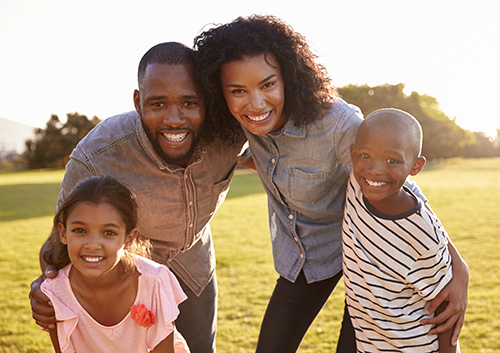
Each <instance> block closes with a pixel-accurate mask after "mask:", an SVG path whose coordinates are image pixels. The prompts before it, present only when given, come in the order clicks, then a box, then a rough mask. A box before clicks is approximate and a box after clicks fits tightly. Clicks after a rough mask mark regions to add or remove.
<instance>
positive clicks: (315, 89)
mask: <svg viewBox="0 0 500 353" xmlns="http://www.w3.org/2000/svg"><path fill="white" fill-rule="evenodd" d="M195 47H196V48H197V49H198V54H199V63H198V65H197V70H198V77H199V79H200V80H201V82H202V86H203V88H204V90H205V92H204V97H205V101H206V102H207V105H208V106H207V114H209V115H212V116H216V117H219V124H221V126H227V125H232V124H233V125H234V124H235V123H237V122H239V123H240V124H241V126H243V128H244V130H245V134H246V136H247V139H248V141H249V144H250V150H251V153H252V157H253V161H254V163H255V168H256V170H257V172H258V174H259V177H260V179H261V181H262V184H263V186H264V189H265V190H266V193H267V195H268V206H269V207H268V208H269V224H270V233H271V241H272V247H273V257H274V264H275V268H276V270H277V271H278V273H279V274H280V277H279V279H278V281H277V284H276V287H275V289H274V292H273V295H272V297H271V299H270V302H269V305H268V307H267V310H266V314H265V316H264V321H263V323H262V327H261V331H260V335H259V340H258V343H257V352H279V353H283V352H295V351H296V350H297V348H298V346H299V344H300V342H301V340H302V338H303V336H304V334H305V332H306V331H307V329H308V327H309V325H310V324H311V322H312V321H313V319H314V318H315V317H316V315H317V313H318V312H319V310H320V309H321V307H322V306H323V304H324V303H325V302H326V300H327V299H328V297H329V295H330V293H331V292H332V290H333V289H334V288H335V286H336V284H337V282H338V281H339V279H340V277H341V274H342V272H341V269H342V243H341V228H342V218H343V209H344V202H345V192H346V184H347V178H348V173H349V167H348V165H350V154H349V148H350V145H351V144H353V143H354V139H355V136H356V132H357V129H358V127H359V125H360V124H361V121H362V114H361V112H360V110H359V109H358V108H357V107H355V106H352V105H350V104H347V103H346V102H344V101H343V100H342V99H340V98H338V97H336V96H335V89H334V88H333V86H332V85H331V84H330V80H329V78H328V76H327V75H326V70H325V69H324V68H323V67H322V66H321V65H318V64H317V63H316V61H315V59H316V57H315V55H314V54H313V53H312V52H311V50H310V49H309V47H308V44H307V42H306V40H305V38H304V37H303V36H301V35H300V34H299V33H297V32H295V31H294V30H293V29H292V28H291V27H289V26H287V25H286V24H285V23H283V22H282V21H280V20H279V19H277V18H275V17H272V16H251V17H249V18H238V19H236V20H234V21H233V22H231V23H229V24H226V25H221V26H219V27H216V28H213V29H210V30H207V31H205V32H203V33H201V34H200V35H199V36H198V37H197V38H195ZM221 130H223V129H221ZM451 252H452V254H453V261H454V263H453V264H454V266H453V268H454V275H455V276H454V278H457V277H458V278H462V280H461V281H457V280H453V281H452V283H453V284H452V285H451V286H448V287H447V288H445V290H443V292H442V296H440V297H439V298H438V299H437V300H436V301H439V302H441V301H443V300H444V299H445V298H446V299H447V300H451V301H452V302H453V305H449V306H448V309H447V311H446V314H445V315H440V316H439V317H437V318H434V319H436V321H435V322H442V321H443V320H445V319H448V318H449V317H450V316H453V317H452V319H451V320H448V322H447V324H446V325H448V324H450V325H451V324H453V322H455V321H456V320H457V319H458V320H459V321H461V322H460V325H457V327H459V328H458V331H456V336H458V332H459V331H460V327H461V323H463V317H464V312H465V306H466V303H467V286H468V269H467V266H466V265H465V263H464V262H463V261H462V260H461V258H460V256H459V255H458V253H457V252H456V251H453V250H452V251H451ZM459 262H460V265H458V263H459ZM455 263H457V266H455ZM453 286H455V293H456V294H455V293H453V291H452V289H451V287H453ZM434 305H435V306H434V308H435V307H436V306H437V305H438V303H434ZM452 308H454V309H455V311H453V310H452ZM451 321H453V322H451ZM349 322H350V321H349V320H346V325H347V324H348V323H349ZM450 322H451V323H450ZM443 326H444V325H443ZM449 327H451V326H449ZM449 327H448V328H449ZM346 332H350V334H351V337H348V338H347V339H346V340H345V342H347V343H348V346H349V347H348V346H342V345H339V346H338V347H337V350H338V351H341V352H349V351H351V350H353V349H354V347H353V345H354V343H353V342H354V337H353V331H352V329H351V330H350V331H346ZM341 336H343V337H345V335H341Z"/></svg>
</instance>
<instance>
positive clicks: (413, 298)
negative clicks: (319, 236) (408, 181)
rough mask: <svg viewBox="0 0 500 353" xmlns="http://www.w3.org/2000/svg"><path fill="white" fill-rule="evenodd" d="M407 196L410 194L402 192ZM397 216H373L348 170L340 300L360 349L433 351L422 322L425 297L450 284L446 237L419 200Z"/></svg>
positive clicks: (432, 338) (434, 341)
mask: <svg viewBox="0 0 500 353" xmlns="http://www.w3.org/2000/svg"><path fill="white" fill-rule="evenodd" d="M405 190H406V191H407V192H408V193H410V194H411V195H412V196H413V194H412V193H411V191H409V190H407V189H405ZM415 199H416V200H417V205H416V207H415V208H414V209H413V210H411V211H409V212H406V213H405V214H401V215H398V216H387V215H382V214H380V213H378V212H377V211H376V210H375V209H373V207H371V206H370V205H369V204H368V202H367V201H365V199H364V198H363V195H362V193H361V189H360V186H359V185H358V183H357V181H356V179H355V178H354V177H353V175H352V173H351V176H350V178H349V183H348V188H347V197H346V207H345V215H344V223H343V232H342V240H343V270H344V282H345V290H346V301H347V306H348V309H349V314H350V316H351V318H352V322H353V326H354V329H355V332H356V344H357V349H358V351H359V352H412V353H416V352H426V353H429V352H438V351H439V347H438V340H437V336H429V335H427V332H428V331H429V330H430V329H431V325H422V324H420V320H421V319H423V318H424V317H425V316H426V314H425V311H426V309H427V307H428V304H429V301H430V300H432V299H433V298H434V297H435V296H436V295H437V294H438V293H439V292H440V291H441V290H442V289H443V287H444V286H445V285H446V284H448V282H449V281H450V280H451V277H452V272H451V257H450V254H449V252H448V248H447V243H448V237H447V234H446V231H445V230H444V228H443V227H442V225H441V223H440V221H439V219H438V218H437V217H436V215H435V214H434V213H433V212H432V210H431V209H430V208H429V207H428V206H427V205H426V204H425V203H424V202H422V201H421V200H419V199H418V198H416V197H415Z"/></svg>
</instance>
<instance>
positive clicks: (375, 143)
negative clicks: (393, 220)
mask: <svg viewBox="0 0 500 353" xmlns="http://www.w3.org/2000/svg"><path fill="white" fill-rule="evenodd" d="M351 158H352V163H353V173H354V177H355V178H356V180H357V182H358V184H359V185H360V187H361V190H362V192H363V195H364V197H365V198H366V200H368V202H369V203H370V205H372V206H373V207H374V208H375V209H377V210H378V211H380V212H382V213H386V214H400V213H402V212H403V211H404V210H402V204H401V202H402V201H403V200H407V195H406V192H405V191H404V190H402V186H403V185H404V183H405V182H406V180H407V178H408V176H409V175H411V174H412V173H413V172H414V171H415V170H416V169H415V168H418V167H420V166H421V161H420V158H421V157H415V154H414V152H413V150H412V149H411V148H410V145H409V143H408V140H407V139H405V137H404V136H403V135H401V134H398V133H394V131H391V129H390V128H387V127H383V126H373V125H372V126H370V127H369V128H365V129H360V131H359V132H358V136H357V139H356V144H355V145H352V146H351ZM422 166H423V164H422ZM415 174H416V173H415ZM403 208H404V207H403Z"/></svg>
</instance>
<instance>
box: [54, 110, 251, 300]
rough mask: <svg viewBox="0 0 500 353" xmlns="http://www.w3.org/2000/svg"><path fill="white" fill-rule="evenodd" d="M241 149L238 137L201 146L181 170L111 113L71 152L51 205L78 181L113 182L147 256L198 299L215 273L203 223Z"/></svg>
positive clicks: (130, 118) (130, 122)
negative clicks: (131, 207)
mask: <svg viewBox="0 0 500 353" xmlns="http://www.w3.org/2000/svg"><path fill="white" fill-rule="evenodd" d="M244 144H245V139H244V138H242V141H241V143H239V144H238V146H236V147H230V146H228V145H227V144H224V143H222V142H221V141H220V140H218V139H216V140H215V141H213V142H211V143H210V144H207V143H203V142H201V143H200V144H199V146H198V147H197V148H196V150H195V152H194V155H193V157H192V158H191V161H190V162H189V165H188V166H187V167H186V168H181V167H179V166H175V165H170V164H168V163H166V162H165V161H164V160H163V159H162V158H161V157H160V156H159V155H158V154H157V153H156V152H155V150H154V148H153V146H152V144H151V142H150V140H149V139H148V137H147V135H146V133H145V131H144V128H143V126H142V123H141V120H140V117H139V115H138V114H137V113H136V112H135V111H132V112H129V113H125V114H121V115H117V116H114V117H111V118H108V119H105V120H104V121H102V122H101V123H99V124H98V125H97V126H96V127H95V128H94V129H93V130H92V131H91V132H90V133H89V134H88V135H87V136H86V137H85V138H84V139H82V140H81V141H80V143H79V144H78V145H77V146H76V148H75V149H74V150H73V152H72V153H71V156H70V161H69V162H68V164H67V165H66V172H65V174H64V179H63V181H62V190H61V193H60V195H59V201H58V204H59V203H60V202H61V201H62V200H64V198H65V195H67V193H68V192H69V191H71V189H72V188H73V187H74V186H75V184H76V183H77V182H78V181H79V180H81V179H83V178H85V177H88V176H91V175H108V176H111V177H114V178H115V179H117V180H118V181H120V182H121V183H123V184H124V185H125V186H127V187H128V188H129V189H130V190H131V192H132V193H134V194H135V196H136V201H137V204H138V228H139V231H140V233H141V234H142V235H144V236H146V237H147V238H149V239H151V240H152V243H153V246H154V255H153V259H154V260H155V261H158V262H160V263H163V264H165V265H167V266H168V267H169V268H171V269H172V271H173V272H174V273H175V274H176V275H177V276H178V277H179V278H180V279H181V280H182V281H183V282H184V283H185V284H186V285H188V287H189V288H190V289H191V290H192V291H193V292H194V293H195V294H196V295H199V294H200V293H201V292H202V291H203V289H204V288H205V286H206V285H207V284H208V282H209V281H210V280H211V279H212V277H213V274H214V270H215V257H214V249H213V243H212V234H211V231H210V225H209V222H210V220H211V219H212V217H213V216H214V214H215V211H216V210H217V209H218V207H219V206H220V205H221V204H222V202H223V201H224V199H225V197H226V194H227V192H228V189H229V183H230V180H231V177H232V175H233V172H234V168H235V167H236V164H237V163H238V159H239V157H240V155H241V154H242V152H243V151H244Z"/></svg>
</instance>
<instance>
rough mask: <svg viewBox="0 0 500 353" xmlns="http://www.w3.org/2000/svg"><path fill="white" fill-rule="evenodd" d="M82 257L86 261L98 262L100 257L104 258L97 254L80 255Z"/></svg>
mask: <svg viewBox="0 0 500 353" xmlns="http://www.w3.org/2000/svg"><path fill="white" fill-rule="evenodd" d="M82 257H83V259H84V260H85V261H87V262H99V261H101V260H102V259H104V257H102V256H97V257H90V256H82Z"/></svg>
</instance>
